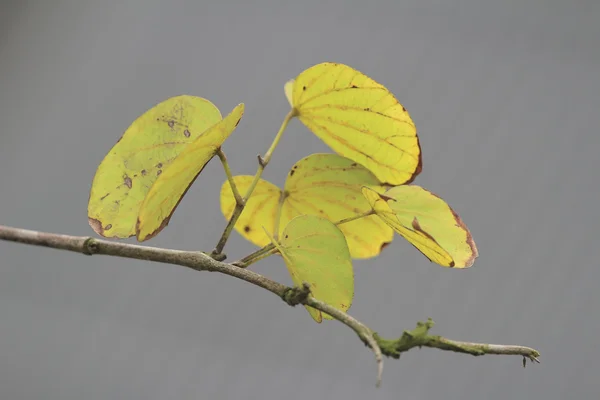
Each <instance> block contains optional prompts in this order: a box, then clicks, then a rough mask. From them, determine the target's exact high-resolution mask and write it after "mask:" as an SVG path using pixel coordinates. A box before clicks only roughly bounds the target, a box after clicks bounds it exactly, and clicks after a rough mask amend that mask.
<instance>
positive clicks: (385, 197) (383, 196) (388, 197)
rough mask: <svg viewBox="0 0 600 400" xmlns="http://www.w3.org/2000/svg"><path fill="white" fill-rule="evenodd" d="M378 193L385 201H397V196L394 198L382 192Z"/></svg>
mask: <svg viewBox="0 0 600 400" xmlns="http://www.w3.org/2000/svg"><path fill="white" fill-rule="evenodd" d="M377 194H378V195H379V197H380V198H381V199H382V200H384V201H390V200H393V201H396V199H395V198H393V197H390V196H386V195H385V194H381V193H377Z"/></svg>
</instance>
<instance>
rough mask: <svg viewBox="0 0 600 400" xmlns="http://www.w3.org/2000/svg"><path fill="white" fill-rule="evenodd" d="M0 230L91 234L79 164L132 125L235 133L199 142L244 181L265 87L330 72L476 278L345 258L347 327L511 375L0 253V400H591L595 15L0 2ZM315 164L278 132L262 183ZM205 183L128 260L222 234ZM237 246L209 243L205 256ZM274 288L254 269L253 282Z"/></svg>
mask: <svg viewBox="0 0 600 400" xmlns="http://www.w3.org/2000/svg"><path fill="white" fill-rule="evenodd" d="M0 7H1V8H0V126H1V128H0V223H2V224H6V225H12V226H19V227H23V228H29V229H39V230H45V231H55V232H60V233H68V234H77V235H92V234H93V232H92V230H91V229H90V228H89V226H88V224H87V218H86V207H87V200H88V193H89V187H90V184H91V180H92V177H93V175H94V172H95V168H96V167H97V165H98V164H99V162H100V161H101V160H102V158H103V157H104V155H105V153H106V152H107V151H108V150H109V149H110V148H111V147H112V146H113V144H114V143H115V142H116V140H117V139H118V138H119V137H120V135H121V134H122V132H123V131H124V130H125V128H127V126H129V124H130V123H131V122H132V121H133V120H134V119H135V118H136V117H137V116H138V115H139V114H141V113H142V112H143V111H145V110H146V109H148V108H150V107H151V106H153V105H154V104H156V103H157V102H159V101H162V100H164V99H166V98H168V97H170V96H174V95H177V94H182V93H187V94H194V95H199V96H202V97H206V98H208V99H210V100H211V101H213V102H214V103H215V104H216V105H217V106H218V107H219V108H220V109H221V110H222V112H223V113H228V112H229V111H230V110H231V109H232V108H233V107H234V106H235V105H236V104H238V103H239V102H245V103H246V114H245V116H244V118H243V120H242V123H241V124H240V126H239V127H238V129H237V131H236V132H235V133H234V135H232V137H231V138H230V139H229V140H228V141H227V143H226V144H225V147H224V148H225V150H226V152H227V154H228V157H229V158H230V160H231V162H232V167H233V169H234V173H237V174H242V173H243V174H247V173H254V171H255V168H256V155H257V154H259V153H264V151H265V150H266V149H267V147H268V145H269V143H270V141H271V138H272V137H273V135H274V134H275V131H276V130H277V128H278V127H279V124H280V122H281V119H282V118H283V116H284V115H285V113H286V111H287V110H288V104H287V102H286V99H285V97H284V94H283V84H284V82H285V81H286V80H288V79H290V78H292V77H294V76H295V75H296V74H298V73H299V72H301V71H302V70H304V69H305V68H307V67H309V66H312V65H313V64H316V63H320V62H323V61H336V62H342V63H346V64H349V65H351V66H353V67H355V68H358V69H359V70H362V71H363V72H365V73H367V74H368V75H370V76H372V77H373V78H374V79H376V80H378V81H380V82H382V83H383V84H385V85H386V86H387V87H388V88H390V89H391V90H392V91H393V92H394V93H395V94H396V95H397V97H398V98H399V99H400V101H401V102H402V103H403V104H404V105H405V106H406V108H407V109H408V110H409V112H410V113H411V116H412V117H413V119H414V120H415V122H416V124H417V128H418V130H419V134H420V138H421V143H422V148H423V154H424V158H423V160H424V170H423V173H422V174H421V175H420V176H419V177H418V178H417V180H416V181H415V183H416V184H419V185H422V186H424V187H426V188H428V189H430V190H432V191H434V192H436V193H438V194H439V195H441V196H442V197H443V198H445V199H446V200H447V201H448V202H449V203H450V204H451V205H452V206H453V207H454V208H455V209H456V210H457V212H459V213H460V215H461V216H462V217H463V219H464V220H465V222H466V223H467V224H468V226H469V227H470V228H471V230H472V233H473V235H474V238H475V240H476V242H477V244H478V247H479V250H480V253H481V256H480V258H479V259H478V260H477V262H476V263H475V265H474V267H473V268H471V269H469V270H464V271H459V270H449V269H444V268H441V267H438V266H436V265H434V264H431V263H430V262H429V261H428V260H426V259H425V258H424V257H423V256H422V255H421V254H420V253H418V252H417V251H416V250H415V249H414V248H413V247H412V246H410V245H409V244H408V243H407V242H405V241H404V240H403V239H402V238H400V237H397V238H396V240H395V241H394V243H393V245H392V246H390V247H388V248H387V249H386V250H385V252H384V254H383V255H382V256H381V257H380V258H378V259H375V260H371V261H363V262H356V264H355V269H356V295H355V301H354V305H353V307H352V309H351V313H352V314H353V315H355V316H356V317H358V318H359V319H362V320H364V322H366V323H367V324H368V325H370V326H371V327H373V328H374V329H376V330H377V331H378V332H380V333H381V334H382V335H384V336H388V337H393V336H398V335H400V334H401V332H402V330H403V329H411V328H413V327H414V324H415V322H416V321H418V320H422V319H425V318H427V317H432V318H433V319H434V320H435V321H436V323H437V324H436V326H435V328H434V332H435V333H439V334H442V335H445V336H448V337H450V338H455V339H462V340H473V341H484V342H492V343H503V344H522V345H529V346H534V347H536V348H538V349H539V350H540V351H541V352H542V358H541V359H542V364H541V365H536V366H533V367H528V368H526V369H523V368H522V366H521V359H520V358H518V357H500V356H486V357H481V358H474V357H471V356H466V355H459V354H454V353H448V352H442V351H437V350H431V349H424V350H413V351H411V352H409V353H407V354H405V355H403V356H402V359H401V360H387V361H386V366H385V372H384V381H383V386H382V387H381V388H380V389H379V390H376V389H375V387H374V383H375V365H374V361H373V357H372V354H371V352H370V351H369V350H368V349H366V348H365V347H364V346H363V345H362V344H361V343H360V341H359V340H358V339H357V337H356V336H355V334H354V333H353V332H352V331H350V330H349V329H348V328H346V327H345V326H343V325H341V324H339V323H337V322H326V323H324V324H322V325H317V324H315V323H314V322H313V321H312V320H311V319H310V317H309V316H308V314H307V313H306V311H304V310H303V309H301V308H297V309H290V308H289V307H288V306H286V305H285V304H284V303H283V302H282V301H280V300H278V299H277V298H276V297H274V296H273V295H272V294H270V293H267V292H266V291H264V290H260V289H258V288H256V287H254V286H252V285H250V284H247V283H245V282H242V281H238V280H236V279H233V278H230V277H226V276H219V275H218V274H210V273H197V272H193V271H190V270H187V269H185V268H181V267H175V266H167V265H161V264H152V263H148V262H140V261H131V260H121V259H115V258H109V257H103V256H98V257H85V256H82V255H77V254H71V253H66V252H61V251H57V250H48V249H40V248H34V247H28V246H24V245H18V244H11V243H6V242H0V398H2V399H6V400H18V399H27V400H33V399H44V400H59V399H60V400H69V399H73V400H75V399H77V400H81V399H85V400H94V399H127V400H133V399H144V400H149V399H199V398H201V399H281V398H285V399H290V400H291V399H305V398H307V397H308V396H311V398H315V399H349V398H352V399H359V398H374V399H384V398H386V399H387V398H390V399H477V400H479V399H498V400H506V399H559V400H562V399H578V400H579V399H597V398H599V396H600V384H599V381H598V376H599V375H600V370H599V366H600V347H599V346H598V340H597V334H598V331H599V329H600V321H599V318H598V317H599V306H600V291H599V290H598V287H597V286H598V284H599V283H600V266H599V261H598V260H599V259H600V250H599V249H600V246H599V245H598V244H597V243H596V240H597V232H598V227H599V226H600V224H599V223H600V211H599V210H598V204H600V202H599V200H600V196H599V195H600V190H599V188H598V184H599V179H598V171H599V167H600V163H599V161H598V152H599V151H600V139H599V137H598V126H599V124H600V112H599V107H600V74H599V73H600V50H599V46H598V40H599V39H600V24H598V22H597V21H598V20H599V19H600V2H598V1H596V0H574V1H571V2H567V1H557V0H552V1H548V0H546V1H543V0H528V1H524V0H514V1H492V0H464V1H463V0H456V1H442V0H438V1H433V0H411V1H398V0H389V1H370V2H367V1H357V0H355V1H353V2H350V1H345V2H344V1H340V0H302V1H277V0H271V1H266V0H264V1H243V0H238V1H225V0H219V1H216V0H215V1H192V0H189V1H183V0H177V1H176V0H171V1H157V0H146V1H142V0H122V1H103V2H100V1H81V0H54V1H42V0H38V1H35V0H31V1H26V0H23V1H12V2H10V1H8V2H7V1H5V2H3V3H2V6H0ZM318 151H328V148H326V147H325V146H324V145H323V144H322V143H321V142H320V141H319V140H318V139H317V138H316V137H315V136H313V135H312V134H311V133H309V132H308V131H307V130H306V129H305V128H304V127H303V126H302V125H301V124H300V123H299V122H298V121H295V122H293V123H292V125H291V126H290V128H289V130H288V131H287V133H286V135H285V136H284V138H283V140H282V143H281V145H280V147H279V148H278V149H277V151H276V153H275V156H274V158H273V164H272V165H271V166H270V167H269V168H268V170H267V171H266V173H265V175H264V176H265V178H267V179H269V180H271V181H273V182H276V183H278V184H283V180H284V178H285V175H286V173H287V170H288V169H289V168H290V167H291V166H292V164H293V163H294V162H296V161H297V160H299V159H300V158H302V157H304V156H306V155H308V154H310V153H313V152H318ZM223 180H224V174H223V172H222V171H221V167H220V165H219V163H218V162H215V161H213V162H211V163H210V165H209V167H208V168H207V169H206V170H205V171H204V173H203V174H202V175H201V176H200V178H199V179H198V180H197V181H196V183H195V185H194V186H193V188H192V189H191V190H190V192H189V193H188V194H187V196H186V197H185V199H184V201H183V202H182V203H181V205H180V207H179V208H178V209H177V211H176V212H175V214H174V217H173V219H172V220H171V224H170V225H169V227H168V228H167V229H166V230H164V231H163V233H162V234H161V235H160V236H159V237H157V238H155V239H153V240H152V241H150V242H149V243H148V244H151V245H157V246H170V247H175V248H180V249H205V250H210V249H212V247H213V246H214V244H215V243H216V240H217V237H218V235H219V234H220V232H221V229H222V228H223V226H224V223H225V221H224V219H223V217H222V215H221V214H220V211H219V205H218V190H219V188H220V185H221V183H222V182H223ZM252 249H253V247H252V246H251V245H250V244H248V243H246V242H244V241H243V240H242V239H241V238H240V237H239V236H238V235H237V234H235V235H234V236H233V238H232V240H231V241H230V243H229V245H228V246H227V250H228V253H229V254H230V257H231V259H236V258H237V257H239V256H243V255H245V254H247V253H248V252H250V251H251V250H252ZM253 269H255V270H256V271H258V272H260V273H264V274H266V275H268V276H270V277H272V278H274V279H277V280H279V281H283V282H285V283H289V282H290V279H289V276H288V274H287V271H286V270H285V267H284V265H283V264H282V263H281V262H280V260H279V259H273V260H270V259H269V260H267V261H265V262H263V263H260V264H258V265H256V266H255V267H253Z"/></svg>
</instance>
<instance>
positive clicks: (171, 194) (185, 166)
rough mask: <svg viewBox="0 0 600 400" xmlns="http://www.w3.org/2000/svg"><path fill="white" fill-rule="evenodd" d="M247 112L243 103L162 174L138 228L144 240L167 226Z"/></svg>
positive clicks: (143, 209)
mask: <svg viewBox="0 0 600 400" xmlns="http://www.w3.org/2000/svg"><path fill="white" fill-rule="evenodd" d="M243 114H244V105H243V104H240V105H238V106H237V107H235V108H234V109H233V111H231V113H230V114H229V115H228V116H226V117H225V118H224V119H223V120H221V121H219V122H217V123H216V124H215V125H213V126H212V127H210V128H209V129H208V130H206V131H205V132H204V133H203V134H202V135H200V136H199V137H198V138H197V139H196V140H195V141H194V142H193V143H190V144H189V145H188V146H187V147H186V148H185V149H184V150H183V151H182V152H181V153H180V154H179V155H178V156H177V158H176V159H175V160H174V161H173V162H172V163H171V165H169V167H168V168H166V169H165V170H164V172H163V173H162V174H161V175H160V176H159V177H158V179H157V180H156V181H155V182H154V184H153V185H152V187H151V188H150V190H149V191H148V194H147V195H146V198H145V199H144V201H143V203H142V205H141V207H140V212H139V215H138V223H137V228H136V233H137V239H138V240H139V241H140V242H142V241H144V240H148V239H150V238H152V237H154V236H155V235H157V234H158V233H159V232H160V231H161V230H162V229H163V228H164V227H165V226H167V224H168V223H169V219H170V218H171V215H172V214H173V212H174V211H175V209H176V208H177V205H179V202H180V201H181V198H182V197H183V196H184V195H185V193H186V192H187V190H188V189H189V187H190V186H191V185H192V183H193V182H194V180H195V179H196V177H197V176H198V175H199V174H200V172H202V170H203V169H204V167H205V166H206V164H207V163H208V162H209V161H210V160H211V159H212V158H213V157H214V156H215V155H216V154H217V151H218V150H219V149H220V148H221V145H222V144H223V142H224V141H225V140H227V138H228V137H229V135H231V133H232V132H233V131H234V130H235V128H236V126H237V125H238V123H239V122H240V119H241V118H242V115H243Z"/></svg>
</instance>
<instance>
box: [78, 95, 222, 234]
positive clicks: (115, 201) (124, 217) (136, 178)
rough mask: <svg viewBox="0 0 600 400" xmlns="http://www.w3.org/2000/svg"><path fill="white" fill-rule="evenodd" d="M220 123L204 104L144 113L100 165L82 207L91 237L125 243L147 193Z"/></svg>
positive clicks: (169, 104)
mask: <svg viewBox="0 0 600 400" xmlns="http://www.w3.org/2000/svg"><path fill="white" fill-rule="evenodd" d="M220 120H221V113H220V112H219V110H218V109H217V107H215V105H214V104H212V103H211V102H210V101H208V100H206V99H203V98H200V97H194V96H187V95H183V96H177V97H172V98H170V99H168V100H166V101H163V102H162V103H160V104H158V105H156V106H154V107H153V108H151V109H150V110H148V111H146V112H145V113H144V114H142V115H141V116H140V117H139V118H137V119H136V120H135V121H134V122H133V124H131V126H130V127H129V128H128V129H127V130H126V131H125V133H124V134H123V136H122V137H121V138H120V139H119V141H118V142H117V143H116V144H115V146H114V147H113V148H112V149H111V150H110V151H109V152H108V154H107V155H106V157H104V160H102V162H101V163H100V166H99V167H98V169H97V171H96V174H95V176H94V181H93V183H92V188H91V191H90V198H89V203H88V220H89V223H90V226H91V227H92V229H94V231H96V233H98V234H99V235H101V236H105V237H113V238H126V237H130V236H134V235H135V234H136V221H137V217H138V213H139V210H140V206H141V204H142V201H143V200H144V198H145V197H146V194H147V193H148V190H149V189H150V187H151V186H152V184H153V183H154V181H155V180H156V179H157V178H158V176H159V175H160V174H162V173H163V172H164V171H165V170H166V168H167V167H168V166H169V165H170V164H171V163H172V162H173V160H175V158H176V157H177V156H178V155H179V153H181V151H183V149H184V148H186V146H187V145H188V144H189V143H191V142H193V141H194V140H196V139H197V138H198V137H199V136H200V135H201V134H202V133H203V132H204V131H205V130H206V129H208V128H209V127H211V126H212V125H214V124H215V123H217V122H219V121H220Z"/></svg>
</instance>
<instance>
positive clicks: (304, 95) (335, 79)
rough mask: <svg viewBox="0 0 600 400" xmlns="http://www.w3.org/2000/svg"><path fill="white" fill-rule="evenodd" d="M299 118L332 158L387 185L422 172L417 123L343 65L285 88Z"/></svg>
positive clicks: (318, 68) (325, 67)
mask: <svg viewBox="0 0 600 400" xmlns="http://www.w3.org/2000/svg"><path fill="white" fill-rule="evenodd" d="M285 93H286V97H287V98H288V100H289V101H290V103H291V105H292V107H293V108H294V109H295V110H296V112H297V116H298V118H299V119H300V121H302V123H304V125H306V127H307V128H308V129H309V130H311V131H312V132H313V133H314V134H315V135H317V137H319V138H320V139H321V140H323V141H324V142H325V143H326V144H327V145H328V146H330V147H331V148H332V149H333V150H334V151H335V152H336V153H338V154H340V155H342V156H344V157H346V158H349V159H351V160H353V161H356V162H358V163H359V164H361V165H363V166H365V167H366V168H368V169H369V170H370V171H371V172H373V174H374V175H375V176H376V177H377V178H378V179H379V180H380V181H381V182H385V183H389V184H391V185H400V184H403V183H409V182H411V181H412V180H413V179H414V178H415V177H416V176H417V174H419V172H421V149H420V146H419V139H418V138H417V131H416V128H415V124H414V123H413V121H412V119H411V118H410V116H409V115H408V112H406V110H405V109H404V107H403V106H402V105H401V104H400V103H399V102H398V100H396V98H395V97H394V95H393V94H392V93H390V91H389V90H387V89H386V88H385V87H384V86H383V85H381V84H379V83H377V82H375V81H374V80H373V79H371V78H369V77H368V76H366V75H364V74H363V73H361V72H359V71H357V70H355V69H353V68H351V67H349V66H347V65H343V64H337V63H330V62H326V63H322V64H318V65H315V66H313V67H311V68H309V69H307V70H305V71H304V72H302V73H301V74H300V75H298V76H297V77H296V79H295V80H294V81H292V82H288V83H287V84H286V85H285Z"/></svg>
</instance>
